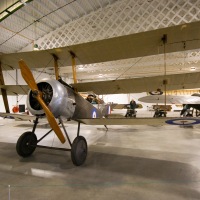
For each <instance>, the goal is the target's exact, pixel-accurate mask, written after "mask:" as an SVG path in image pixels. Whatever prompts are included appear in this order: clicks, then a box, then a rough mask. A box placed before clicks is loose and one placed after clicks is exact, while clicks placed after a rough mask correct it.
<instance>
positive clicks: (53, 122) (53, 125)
mask: <svg viewBox="0 0 200 200" xmlns="http://www.w3.org/2000/svg"><path fill="white" fill-rule="evenodd" d="M36 99H37V100H38V102H39V103H40V105H41V106H42V108H43V110H44V112H45V114H46V116H47V120H48V122H49V124H50V126H51V128H52V129H53V130H54V132H55V133H56V135H57V137H58V138H59V140H60V141H61V142H62V143H65V141H66V140H65V137H64V136H63V133H62V131H61V129H60V127H59V126H58V124H57V122H56V120H55V117H54V116H53V114H52V112H51V111H50V110H49V108H48V107H47V105H46V104H45V103H44V101H43V99H42V98H41V96H40V95H38V96H36Z"/></svg>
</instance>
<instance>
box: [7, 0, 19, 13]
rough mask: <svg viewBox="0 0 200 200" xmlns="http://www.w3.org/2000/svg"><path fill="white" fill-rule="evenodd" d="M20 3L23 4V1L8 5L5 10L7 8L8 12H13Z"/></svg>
mask: <svg viewBox="0 0 200 200" xmlns="http://www.w3.org/2000/svg"><path fill="white" fill-rule="evenodd" d="M22 4H23V3H21V2H18V3H16V4H13V5H12V6H10V7H9V8H8V9H7V10H8V11H9V12H13V11H14V10H15V9H17V8H18V7H20V6H21V5H22Z"/></svg>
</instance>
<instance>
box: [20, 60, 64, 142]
mask: <svg viewBox="0 0 200 200" xmlns="http://www.w3.org/2000/svg"><path fill="white" fill-rule="evenodd" d="M19 67H20V70H21V74H22V77H23V78H24V80H25V81H26V83H27V84H28V86H29V87H30V89H31V90H32V92H33V95H34V97H35V98H36V99H37V100H38V102H39V103H40V105H41V106H42V108H43V110H44V112H45V114H46V117H47V120H48V122H49V124H50V126H51V128H52V129H53V130H54V132H55V133H56V135H57V137H58V138H59V140H60V141H61V143H65V141H66V140H65V137H64V135H63V133H62V131H61V129H60V127H59V126H58V124H57V122H56V119H55V117H54V116H53V113H52V112H51V111H50V110H49V108H48V107H47V105H46V104H45V102H44V101H43V99H42V92H41V91H40V90H39V89H38V86H37V84H36V82H35V79H34V77H33V74H32V72H31V71H30V69H29V68H28V66H27V65H26V63H25V62H24V61H23V60H20V61H19Z"/></svg>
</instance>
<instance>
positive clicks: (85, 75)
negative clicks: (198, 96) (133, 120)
mask: <svg viewBox="0 0 200 200" xmlns="http://www.w3.org/2000/svg"><path fill="white" fill-rule="evenodd" d="M15 2H16V0H2V1H0V8H1V12H2V11H3V10H5V9H6V7H8V6H10V5H12V4H13V3H15ZM23 2H25V0H24V1H22V3H23ZM199 20H200V0H178V1H174V0H168V1H166V0H54V1H46V0H32V1H30V2H27V3H26V5H24V6H23V7H22V8H20V9H19V10H17V11H16V12H14V13H13V14H12V15H10V16H9V17H7V18H6V19H4V20H2V21H1V23H0V36H1V37H0V52H1V53H2V54H6V53H14V52H19V51H32V50H33V46H34V45H36V44H37V45H38V47H39V49H51V48H55V47H62V46H69V45H74V44H81V43H86V42H91V41H97V40H102V39H107V38H112V37H117V36H122V35H129V34H134V33H141V32H146V31H150V30H156V29H160V28H166V27H173V26H176V25H181V24H182V25H183V26H184V25H185V24H188V23H192V22H197V21H199ZM197 39H199V38H197ZM155 45H156V44H155ZM69 59H70V58H69ZM199 62H200V51H199V49H194V50H190V51H186V50H185V51H181V52H176V53H170V54H167V55H166V69H167V71H166V72H167V74H175V73H186V72H191V70H194V69H195V71H200V67H199ZM80 63H81V61H80ZM46 72H47V73H50V74H51V73H52V69H51V68H50V69H46ZM60 74H61V75H62V76H65V77H67V78H69V80H70V79H71V78H72V72H71V68H70V67H69V66H65V67H62V68H60ZM159 74H164V55H162V54H161V55H155V56H147V57H139V58H132V59H126V60H118V61H112V62H105V63H99V64H90V65H80V66H77V78H78V79H79V81H93V80H97V79H99V80H110V79H116V78H119V77H120V78H132V77H143V76H153V75H159Z"/></svg>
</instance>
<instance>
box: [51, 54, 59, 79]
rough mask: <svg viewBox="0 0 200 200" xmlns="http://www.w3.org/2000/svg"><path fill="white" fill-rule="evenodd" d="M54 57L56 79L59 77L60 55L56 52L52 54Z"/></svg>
mask: <svg viewBox="0 0 200 200" xmlns="http://www.w3.org/2000/svg"><path fill="white" fill-rule="evenodd" d="M52 55H53V58H54V69H55V76H56V80H58V79H59V71H58V57H57V56H56V55H55V54H52Z"/></svg>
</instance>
